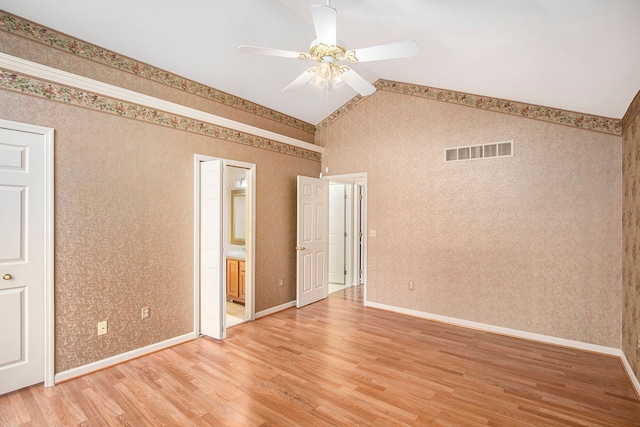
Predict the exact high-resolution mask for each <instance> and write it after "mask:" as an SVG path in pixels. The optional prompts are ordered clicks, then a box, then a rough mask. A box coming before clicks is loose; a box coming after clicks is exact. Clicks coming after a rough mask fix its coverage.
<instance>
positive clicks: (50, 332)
mask: <svg viewBox="0 0 640 427" xmlns="http://www.w3.org/2000/svg"><path fill="white" fill-rule="evenodd" d="M0 127H2V128H4V129H10V130H15V131H19V132H28V133H33V134H36V135H42V142H43V144H44V180H45V183H44V197H45V201H44V218H45V224H44V283H43V285H44V307H43V309H44V386H45V387H51V386H53V385H55V310H54V301H55V296H54V245H53V239H54V206H55V204H54V181H53V180H54V174H53V169H54V161H53V160H54V130H53V129H52V128H47V127H43V126H36V125H31V124H28V123H19V122H12V121H9V120H3V119H0Z"/></svg>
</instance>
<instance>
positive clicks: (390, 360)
mask: <svg viewBox="0 0 640 427" xmlns="http://www.w3.org/2000/svg"><path fill="white" fill-rule="evenodd" d="M0 425H2V426H3V427H4V426H5V425H6V426H16V427H17V426H20V427H21V426H41V425H47V426H88V427H91V426H101V427H102V426H110V425H112V426H135V427H139V426H142V427H144V426H177V425H179V426H307V425H311V426H324V425H326V426H336V425H337V426H342V425H348V426H355V425H357V426H360V425H371V426H433V425H441V426H465V427H466V426H572V425H576V426H577V425H580V426H607V427H610V426H640V401H639V400H638V396H636V394H635V391H634V389H633V387H632V386H631V383H630V382H629V379H628V378H627V376H626V373H625V371H624V368H623V366H622V364H621V362H620V360H619V359H617V358H615V357H610V356H604V355H600V354H595V353H590V352H583V351H579V350H576V349H570V348H564V347H559V346H553V345H548V344H543V343H538V342H533V341H527V340H522V339H517V338H512V337H506V336H501V335H497V334H491V333H488V332H483V331H478V330H474V329H467V328H461V327H457V326H453V325H449V324H444V323H439V322H433V321H427V320H424V319H417V318H414V317H409V316H402V315H399V314H395V313H391V312H386V311H382V310H377V309H372V308H367V307H363V306H362V288H347V289H346V290H344V291H340V292H338V293H336V294H332V295H331V296H330V297H329V298H328V299H327V300H324V301H320V302H317V303H314V304H311V305H309V306H306V307H304V308H302V309H299V310H298V309H294V308H292V309H287V310H284V311H282V312H279V313H275V314H272V315H270V316H267V317H264V318H261V319H259V320H257V321H255V322H247V323H244V324H242V325H238V326H236V327H234V328H233V329H230V330H229V331H228V338H227V339H226V340H225V341H223V342H220V341H215V340H212V339H209V338H201V339H198V340H194V341H190V342H187V343H184V344H181V345H179V346H175V347H172V348H169V349H166V350H162V351H160V352H157V353H154V354H151V355H148V356H145V357H141V358H138V359H135V360H132V361H130V362H127V363H123V364H120V365H117V366H113V367H111V368H107V369H104V370H101V371H99V372H95V373H92V374H89V375H85V376H83V377H80V378H76V379H73V380H70V381H67V382H65V383H62V384H58V385H56V386H55V387H53V388H47V389H45V388H43V387H42V385H36V386H33V387H29V388H26V389H23V390H19V391H16V392H13V393H9V394H6V395H3V396H0Z"/></svg>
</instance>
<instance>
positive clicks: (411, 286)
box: [409, 282, 413, 291]
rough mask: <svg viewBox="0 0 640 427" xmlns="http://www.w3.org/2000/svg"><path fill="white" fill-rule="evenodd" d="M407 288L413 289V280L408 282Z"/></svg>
mask: <svg viewBox="0 0 640 427" xmlns="http://www.w3.org/2000/svg"><path fill="white" fill-rule="evenodd" d="M409 290H410V291H412V290H413V282H409Z"/></svg>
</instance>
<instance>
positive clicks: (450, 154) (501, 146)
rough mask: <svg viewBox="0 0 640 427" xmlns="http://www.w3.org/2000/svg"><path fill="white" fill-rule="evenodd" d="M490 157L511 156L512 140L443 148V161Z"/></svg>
mask: <svg viewBox="0 0 640 427" xmlns="http://www.w3.org/2000/svg"><path fill="white" fill-rule="evenodd" d="M492 157H513V140H511V141H502V142H492V143H490V144H483V145H470V146H467V147H453V148H446V149H445V150H444V161H445V162H456V161H458V160H478V159H489V158H492Z"/></svg>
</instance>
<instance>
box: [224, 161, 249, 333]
mask: <svg viewBox="0 0 640 427" xmlns="http://www.w3.org/2000/svg"><path fill="white" fill-rule="evenodd" d="M248 172H249V171H248V169H246V168H242V167H237V166H227V167H225V168H224V179H223V183H224V184H223V185H224V188H225V191H224V197H223V199H224V200H225V201H226V203H223V205H225V206H226V209H225V208H223V224H224V226H223V228H222V229H223V234H224V244H223V253H224V265H225V270H224V273H225V280H224V283H225V309H226V310H225V312H226V317H225V320H226V327H227V328H230V327H232V326H235V325H238V324H240V323H243V322H245V321H246V320H247V319H249V318H250V314H249V313H247V305H246V300H247V292H246V285H247V280H246V253H247V244H246V237H247V236H246V234H247V233H246V224H247V197H246V193H247V175H248Z"/></svg>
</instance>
